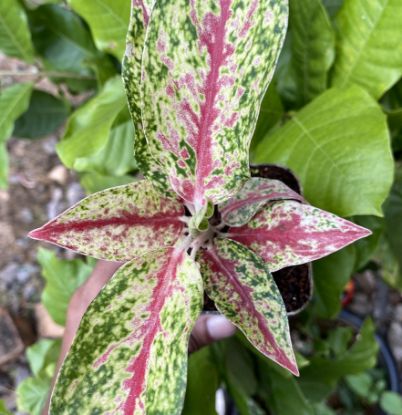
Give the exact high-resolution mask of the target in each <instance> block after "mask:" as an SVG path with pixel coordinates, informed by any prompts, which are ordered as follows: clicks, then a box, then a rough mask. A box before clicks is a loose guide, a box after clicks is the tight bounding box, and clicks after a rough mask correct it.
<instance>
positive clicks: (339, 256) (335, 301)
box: [313, 245, 356, 318]
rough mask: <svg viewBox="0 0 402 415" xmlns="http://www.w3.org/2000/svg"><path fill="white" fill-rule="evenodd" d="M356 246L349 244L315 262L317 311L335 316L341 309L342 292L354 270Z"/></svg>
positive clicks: (320, 313) (325, 315) (320, 314)
mask: <svg viewBox="0 0 402 415" xmlns="http://www.w3.org/2000/svg"><path fill="white" fill-rule="evenodd" d="M355 262H356V247H355V246H354V245H352V246H348V247H346V248H345V249H342V250H340V251H339V252H335V253H334V254H332V255H329V256H328V257H326V258H323V259H320V260H319V261H317V262H314V264H313V276H314V293H315V296H316V302H315V304H314V306H315V312H316V313H317V314H318V315H319V316H320V317H324V318H334V317H335V316H336V315H337V314H338V313H339V311H340V310H341V300H342V292H343V290H344V288H345V285H346V283H347V282H348V281H349V279H350V277H351V276H352V273H353V271H354V267H355Z"/></svg>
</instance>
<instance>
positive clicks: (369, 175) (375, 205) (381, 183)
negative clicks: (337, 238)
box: [253, 86, 394, 216]
mask: <svg viewBox="0 0 402 415" xmlns="http://www.w3.org/2000/svg"><path fill="white" fill-rule="evenodd" d="M255 154H256V156H255V158H254V160H253V161H254V162H256V163H266V162H271V163H278V164H283V165H285V166H287V167H290V168H291V169H292V170H293V171H294V172H295V173H296V175H297V176H298V178H299V179H300V181H301V183H302V185H303V189H304V195H305V198H306V199H307V200H308V201H309V202H310V203H312V204H314V205H316V206H318V207H320V208H322V209H325V210H329V211H331V212H334V213H336V214H338V215H341V216H353V215H371V214H372V215H378V216H381V204H382V203H383V202H384V199H385V198H386V196H387V194H388V191H389V188H390V186H391V183H392V174H393V164H394V163H393V158H392V154H391V151H390V139H389V132H388V128H387V124H386V120H385V116H384V114H383V113H382V111H381V109H380V108H379V106H378V104H377V103H376V102H375V101H374V100H373V99H372V98H371V97H370V96H369V95H368V94H367V93H366V92H365V91H363V90H362V89H361V88H359V87H357V86H354V87H351V88H349V89H346V90H340V89H337V88H333V89H330V90H328V91H326V92H324V93H323V94H321V95H320V96H319V97H318V98H316V99H315V100H314V101H312V102H311V103H310V104H308V105H307V106H305V107H304V108H303V109H302V110H301V111H299V112H298V113H296V114H293V115H292V118H291V120H290V121H288V122H287V123H286V124H285V125H284V126H283V127H281V128H278V129H275V131H273V132H272V133H270V134H268V135H267V136H266V137H265V139H264V140H263V141H262V142H261V143H260V145H259V146H258V147H257V150H256V152H255ZM356 189H359V191H358V192H357V191H356Z"/></svg>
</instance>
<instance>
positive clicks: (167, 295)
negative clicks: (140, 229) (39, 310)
mask: <svg viewBox="0 0 402 415" xmlns="http://www.w3.org/2000/svg"><path fill="white" fill-rule="evenodd" d="M202 297H203V287H202V279H201V276H200V273H199V270H198V266H197V265H196V264H195V262H194V261H193V260H192V259H191V258H190V257H189V256H188V255H187V254H186V253H185V252H184V251H182V250H179V249H175V248H167V249H162V250H157V251H153V252H150V253H148V254H147V255H145V256H143V257H141V258H140V257H138V258H136V259H134V260H132V261H131V262H128V263H127V264H125V265H124V266H123V267H121V268H120V270H118V271H117V273H116V274H115V275H114V276H113V277H112V279H111V280H110V282H109V283H108V284H107V285H106V286H105V287H104V288H103V290H102V291H101V293H100V294H99V295H98V297H97V298H96V299H95V300H94V301H93V302H92V304H91V305H90V307H89V309H88V311H87V312H86V314H85V315H84V317H83V319H82V321H81V325H80V327H79V329H78V332H77V335H76V338H75V340H74V343H73V345H72V347H71V350H70V353H69V354H68V356H67V358H66V360H65V361H64V363H63V366H62V368H61V371H60V374H59V377H58V380H57V384H56V387H55V390H54V392H53V395H52V400H51V409H50V413H52V414H125V415H126V414H130V415H132V414H135V415H139V414H141V415H145V414H148V415H150V414H169V415H175V414H177V415H179V414H180V413H181V408H182V403H183V398H184V392H185V387H186V377H187V347H188V339H189V336H190V333H191V330H192V328H193V325H194V322H195V320H196V319H197V317H198V315H199V313H200V311H201V308H202Z"/></svg>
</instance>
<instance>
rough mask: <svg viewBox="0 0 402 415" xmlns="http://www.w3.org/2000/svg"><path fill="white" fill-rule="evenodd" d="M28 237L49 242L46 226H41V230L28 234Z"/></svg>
mask: <svg viewBox="0 0 402 415" xmlns="http://www.w3.org/2000/svg"><path fill="white" fill-rule="evenodd" d="M27 236H28V238H31V239H36V240H37V241H49V236H48V232H47V230H46V225H44V226H41V227H40V228H36V229H33V230H32V231H30V232H29V233H28V235H27Z"/></svg>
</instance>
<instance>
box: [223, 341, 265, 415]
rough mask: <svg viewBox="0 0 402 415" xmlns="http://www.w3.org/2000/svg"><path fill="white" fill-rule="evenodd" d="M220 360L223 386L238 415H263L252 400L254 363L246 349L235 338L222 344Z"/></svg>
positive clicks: (254, 381) (255, 389)
mask: <svg viewBox="0 0 402 415" xmlns="http://www.w3.org/2000/svg"><path fill="white" fill-rule="evenodd" d="M223 346H224V347H223V351H222V353H221V356H220V358H221V359H222V360H223V370H224V372H223V375H224V381H225V386H226V388H227V390H228V392H229V395H230V397H231V398H232V399H233V401H234V403H235V405H236V409H237V410H238V411H239V414H240V415H263V414H264V412H262V411H261V408H259V407H258V406H257V404H256V402H255V401H254V400H253V399H252V397H254V396H255V394H256V392H257V386H258V381H257V377H256V373H255V370H254V362H253V359H252V357H251V354H250V353H249V352H248V350H247V348H246V347H244V346H243V345H242V343H241V342H240V341H239V340H238V339H237V338H235V337H233V338H230V339H227V340H225V341H224V342H223Z"/></svg>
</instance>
